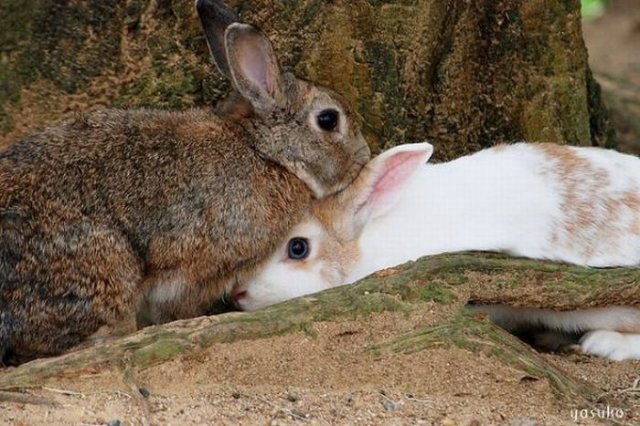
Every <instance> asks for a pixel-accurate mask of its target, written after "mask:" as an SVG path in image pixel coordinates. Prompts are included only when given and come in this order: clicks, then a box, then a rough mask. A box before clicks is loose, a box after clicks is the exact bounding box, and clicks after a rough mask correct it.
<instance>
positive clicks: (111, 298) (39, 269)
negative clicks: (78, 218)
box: [9, 222, 143, 358]
mask: <svg viewBox="0 0 640 426" xmlns="http://www.w3.org/2000/svg"><path fill="white" fill-rule="evenodd" d="M26 251H28V254H29V256H24V257H30V258H34V259H35V260H34V262H35V263H33V264H32V265H30V267H29V268H25V269H26V271H27V272H24V270H23V271H22V272H20V275H21V278H22V282H23V284H21V287H20V288H17V289H16V291H15V294H19V295H20V297H19V298H16V297H14V298H13V299H9V300H13V303H12V307H11V309H12V311H13V312H14V317H15V318H16V321H17V322H18V325H19V327H18V328H15V329H14V330H13V331H12V335H11V336H10V337H9V342H10V343H9V344H10V347H9V350H11V351H12V352H13V353H14V354H16V355H21V356H26V357H32V358H33V357H37V356H47V355H56V354H59V353H61V352H63V351H65V350H67V349H69V348H70V347H72V346H75V345H77V344H78V343H80V342H82V341H83V340H85V339H86V338H87V337H89V336H90V335H92V334H93V333H95V332H96V331H97V330H98V329H100V328H101V327H103V326H113V325H116V324H118V323H120V322H122V321H124V320H126V319H127V318H129V317H131V316H132V315H135V314H134V311H135V306H136V303H137V296H136V295H137V286H138V284H139V283H140V281H141V280H142V273H143V264H142V261H140V259H139V258H138V256H137V255H136V253H135V252H134V250H133V249H132V248H131V245H130V244H129V242H128V240H127V238H126V237H125V236H124V235H123V234H121V233H120V232H118V231H117V230H112V229H109V228H106V227H100V226H96V225H95V224H88V226H87V223H86V222H85V223H84V224H82V226H69V225H67V226H65V228H64V231H63V232H60V233H57V234H55V235H53V236H52V237H50V238H45V239H43V240H41V241H39V242H37V244H33V245H32V246H30V247H28V249H27V250H26ZM36 257H37V259H36Z"/></svg>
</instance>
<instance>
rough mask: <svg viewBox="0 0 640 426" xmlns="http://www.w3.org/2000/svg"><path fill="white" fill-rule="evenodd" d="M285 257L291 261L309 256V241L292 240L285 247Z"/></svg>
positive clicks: (301, 239)
mask: <svg viewBox="0 0 640 426" xmlns="http://www.w3.org/2000/svg"><path fill="white" fill-rule="evenodd" d="M287 255H288V256H289V258H290V259H293V260H302V259H305V258H306V257H307V256H309V241H308V240H307V239H306V238H300V237H296V238H292V239H290V240H289V244H288V245H287Z"/></svg>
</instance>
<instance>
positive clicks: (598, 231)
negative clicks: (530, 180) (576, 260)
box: [535, 144, 640, 260]
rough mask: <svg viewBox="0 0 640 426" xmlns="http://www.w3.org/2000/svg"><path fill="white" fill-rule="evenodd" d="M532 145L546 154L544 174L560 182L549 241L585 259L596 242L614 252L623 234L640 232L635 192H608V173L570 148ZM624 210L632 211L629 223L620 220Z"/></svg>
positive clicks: (639, 205)
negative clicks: (557, 211)
mask: <svg viewBox="0 0 640 426" xmlns="http://www.w3.org/2000/svg"><path fill="white" fill-rule="evenodd" d="M535 146H536V148H537V149H539V150H540V151H542V152H543V153H544V154H545V155H546V156H547V159H548V164H549V166H548V167H547V168H546V170H544V173H545V174H547V175H551V176H553V179H552V181H553V182H557V183H558V184H559V185H560V186H559V187H558V192H559V194H560V196H561V197H562V201H561V211H562V213H563V217H562V218H561V220H559V221H558V223H556V227H555V229H553V231H552V233H551V239H552V241H551V242H552V243H553V244H556V243H560V244H564V245H565V246H566V247H567V248H572V249H574V250H577V251H579V252H581V254H582V256H584V258H585V259H587V260H588V259H589V258H591V257H593V256H594V255H596V253H595V250H596V249H595V247H596V245H598V246H599V247H607V249H608V250H612V251H616V250H619V249H620V240H621V238H623V237H624V235H625V233H630V232H631V233H634V234H638V233H640V196H639V195H638V194H635V193H632V192H629V191H627V192H624V193H622V194H620V193H616V192H615V191H611V190H610V188H609V186H610V184H611V181H610V175H609V172H608V171H607V170H605V169H604V168H602V167H598V166H597V165H595V164H594V163H593V162H592V161H590V160H589V159H587V158H585V157H583V156H582V155H580V154H579V153H578V152H577V151H576V150H574V149H572V148H570V147H567V146H561V145H554V144H537V145H535ZM626 210H629V211H632V212H636V213H635V214H634V215H633V217H634V219H633V220H632V223H631V224H626V223H624V214H625V211H626Z"/></svg>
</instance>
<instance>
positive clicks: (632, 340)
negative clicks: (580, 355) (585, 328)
mask: <svg viewBox="0 0 640 426" xmlns="http://www.w3.org/2000/svg"><path fill="white" fill-rule="evenodd" d="M580 347H581V349H582V352H584V353H586V354H590V355H597V356H600V357H603V358H608V359H611V360H614V361H624V360H626V359H640V335H638V334H624V333H619V332H617V331H610V330H594V331H590V332H588V333H586V334H585V335H584V336H583V337H582V339H581V340H580Z"/></svg>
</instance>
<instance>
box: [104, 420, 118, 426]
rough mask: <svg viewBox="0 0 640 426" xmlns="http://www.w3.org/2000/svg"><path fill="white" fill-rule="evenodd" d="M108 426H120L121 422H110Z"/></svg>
mask: <svg viewBox="0 0 640 426" xmlns="http://www.w3.org/2000/svg"><path fill="white" fill-rule="evenodd" d="M107 426H120V420H110V421H108V422H107Z"/></svg>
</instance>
